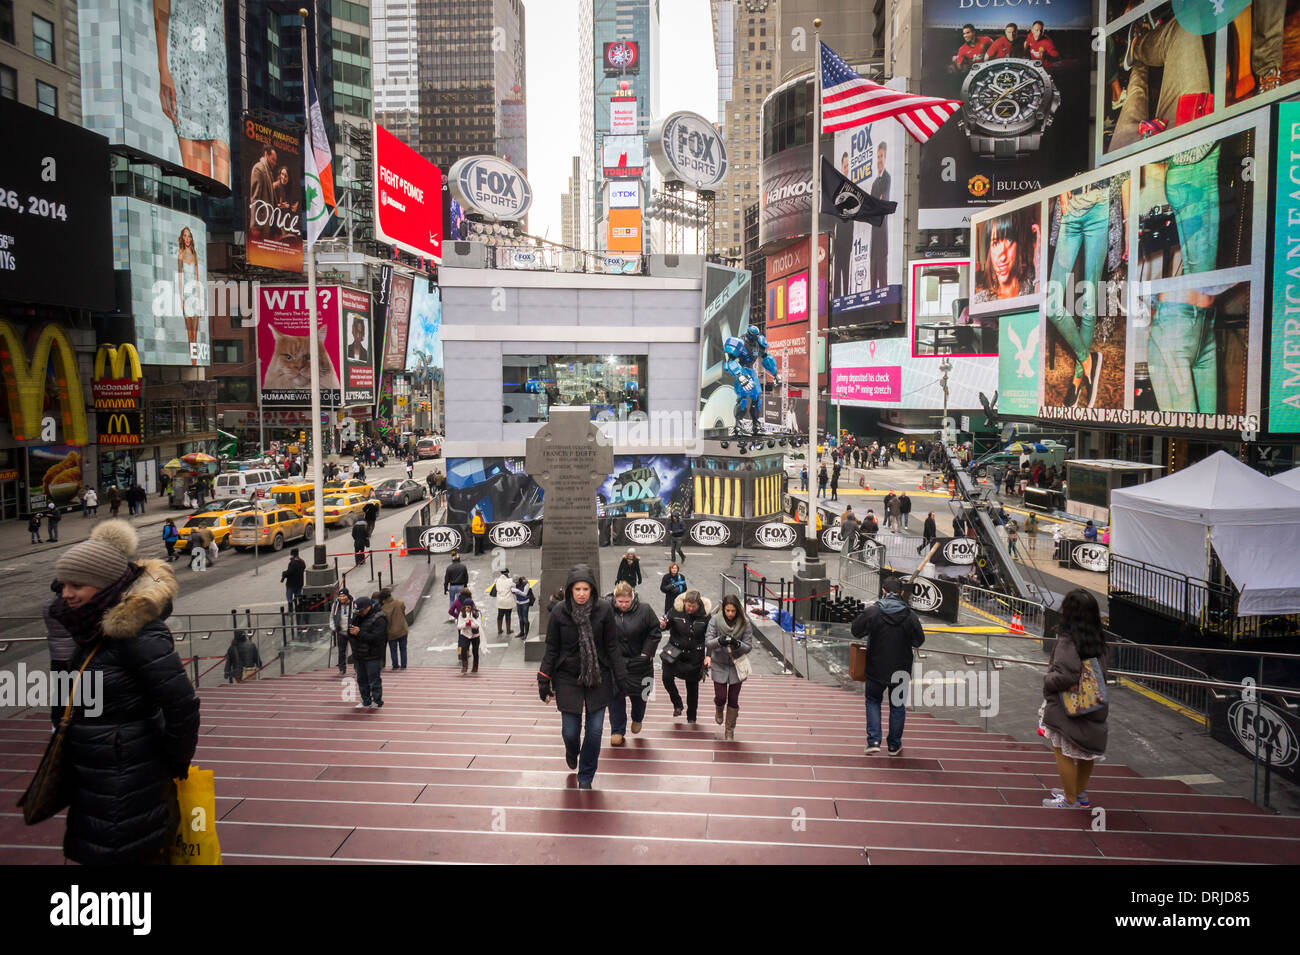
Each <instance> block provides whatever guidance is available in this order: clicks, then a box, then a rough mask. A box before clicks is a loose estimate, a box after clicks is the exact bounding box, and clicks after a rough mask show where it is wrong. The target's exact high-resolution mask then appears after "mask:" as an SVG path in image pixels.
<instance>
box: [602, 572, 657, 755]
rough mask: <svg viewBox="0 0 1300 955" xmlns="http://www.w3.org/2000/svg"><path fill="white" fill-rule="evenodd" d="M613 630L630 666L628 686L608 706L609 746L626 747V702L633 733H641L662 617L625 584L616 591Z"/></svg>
mask: <svg viewBox="0 0 1300 955" xmlns="http://www.w3.org/2000/svg"><path fill="white" fill-rule="evenodd" d="M614 627H615V628H616V629H617V631H618V643H619V648H620V649H621V650H622V652H623V659H624V661H625V663H626V666H627V686H623V687H619V690H618V692H617V693H616V694H615V695H614V699H613V700H612V701H611V703H610V707H609V744H610V745H611V746H622V745H623V734H624V731H625V730H626V729H627V702H628V701H629V700H630V701H631V703H632V732H633V733H639V732H641V721H642V720H644V719H645V706H646V699H647V697H649V695H650V687H651V686H653V685H654V675H655V671H654V658H655V651H657V650H658V649H659V637H660V631H659V618H658V617H657V616H655V612H654V611H653V610H651V609H650V608H649V607H647V606H646V605H645V604H643V603H641V601H640V600H639V599H638V598H637V595H636V591H634V590H633V589H632V588H631V587H630V586H629V585H628V584H627V582H626V581H620V582H619V584H618V586H617V587H615V588H614Z"/></svg>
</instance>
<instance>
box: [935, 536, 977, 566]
mask: <svg viewBox="0 0 1300 955" xmlns="http://www.w3.org/2000/svg"><path fill="white" fill-rule="evenodd" d="M943 559H944V560H946V561H947V562H948V563H950V564H973V563H975V542H974V541H973V540H971V539H970V538H969V537H954V538H953V539H952V540H950V541H948V543H946V544H944V545H943Z"/></svg>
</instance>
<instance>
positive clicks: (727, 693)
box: [704, 594, 754, 739]
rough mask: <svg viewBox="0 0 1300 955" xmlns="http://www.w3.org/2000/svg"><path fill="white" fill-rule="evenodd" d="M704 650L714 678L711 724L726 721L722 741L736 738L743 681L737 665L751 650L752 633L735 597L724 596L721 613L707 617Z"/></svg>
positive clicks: (752, 643) (731, 595)
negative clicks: (714, 710) (707, 625)
mask: <svg viewBox="0 0 1300 955" xmlns="http://www.w3.org/2000/svg"><path fill="white" fill-rule="evenodd" d="M704 648H705V649H706V650H707V651H708V653H709V672H710V673H711V674H712V675H713V703H714V705H715V707H716V710H717V711H716V713H715V714H714V721H715V722H717V723H719V724H721V723H722V722H723V720H724V718H725V720H726V732H725V733H724V735H723V737H722V738H723V739H735V738H736V718H737V717H738V716H739V715H740V687H741V684H743V683H744V682H745V681H744V680H743V679H742V678H741V675H740V671H739V668H738V666H737V664H738V663H739V662H740V660H741V658H742V657H744V656H745V655H746V654H747V653H749V652H750V651H751V650H753V649H754V634H753V630H752V629H751V628H750V626H749V620H748V618H746V616H745V608H744V607H743V606H741V603H740V598H739V597H737V596H736V595H735V594H727V596H725V597H723V598H722V610H721V611H720V612H719V613H718V614H717V615H716V616H713V617H711V618H709V629H708V630H707V631H706V633H705V635H704Z"/></svg>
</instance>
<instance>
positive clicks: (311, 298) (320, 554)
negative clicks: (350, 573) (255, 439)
mask: <svg viewBox="0 0 1300 955" xmlns="http://www.w3.org/2000/svg"><path fill="white" fill-rule="evenodd" d="M298 15H299V16H300V17H302V115H303V117H304V119H305V120H306V124H305V128H304V131H303V132H304V135H303V146H304V150H303V153H304V155H305V154H306V151H307V150H309V149H312V148H314V147H313V146H312V143H311V102H310V84H311V61H310V60H309V59H307V8H306V7H303V8H302V9H300V10H299V11H298ZM303 227H304V228H303V253H304V257H305V258H306V259H307V314H308V316H309V320H308V327H307V348H308V349H309V354H310V356H311V457H312V464H311V467H312V488H313V493H312V498H313V499H312V523H313V531H314V532H315V539H314V543H315V554H314V560H313V567H315V568H324V567H326V566H328V564H327V562H326V558H325V503H324V500H323V498H324V492H325V487H324V477H325V468H324V466H323V462H322V460H321V426H320V407H321V401H320V364H319V358H320V343H319V342H318V341H317V340H316V327H317V326H316V251H315V249H314V248H313V243H312V241H311V236H310V234H309V233H310V230H311V226H310V225H309V224H308V223H307V222H306V219H305V218H304V221H303Z"/></svg>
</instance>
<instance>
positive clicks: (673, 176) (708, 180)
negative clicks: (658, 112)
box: [649, 112, 727, 191]
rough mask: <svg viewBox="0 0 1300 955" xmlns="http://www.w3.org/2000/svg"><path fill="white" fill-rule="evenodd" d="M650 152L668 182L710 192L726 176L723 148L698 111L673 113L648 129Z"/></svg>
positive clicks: (709, 124) (716, 135)
mask: <svg viewBox="0 0 1300 955" xmlns="http://www.w3.org/2000/svg"><path fill="white" fill-rule="evenodd" d="M649 138H650V155H651V156H653V157H654V161H655V165H657V166H658V167H659V171H660V172H662V173H663V175H664V179H666V180H667V181H668V182H683V183H685V184H686V185H688V186H690V187H691V188H693V189H697V190H703V191H711V190H713V189H716V188H717V187H718V186H719V185H720V184H721V183H722V180H724V179H725V178H727V148H726V146H725V145H724V144H723V141H722V136H721V134H719V132H718V131H717V130H716V129H715V128H714V126H713V124H712V123H710V122H709V121H708V120H707V119H705V118H704V117H703V116H701V115H700V114H699V113H691V112H680V113H673V114H672V115H671V116H669V117H668V118H667V119H665V120H662V121H661V122H659V123H656V124H655V125H654V126H653V127H652V128H651V129H650V137H649Z"/></svg>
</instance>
